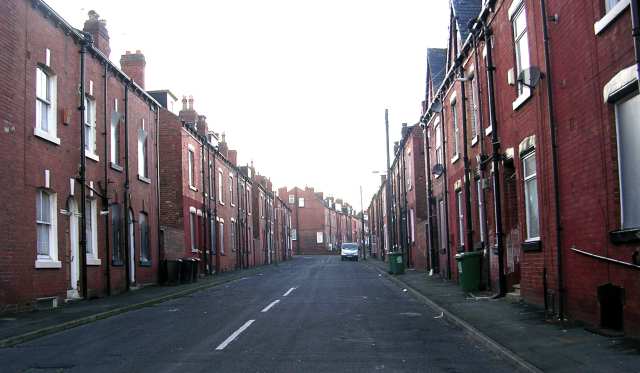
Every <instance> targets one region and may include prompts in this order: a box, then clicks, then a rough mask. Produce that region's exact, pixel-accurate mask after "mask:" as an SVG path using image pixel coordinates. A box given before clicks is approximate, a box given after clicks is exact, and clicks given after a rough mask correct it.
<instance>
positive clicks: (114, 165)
mask: <svg viewBox="0 0 640 373" xmlns="http://www.w3.org/2000/svg"><path fill="white" fill-rule="evenodd" d="M109 167H111V169H112V170H116V171H118V172H122V171H123V170H124V169H123V168H122V166H120V165H119V164H117V163H113V162H109Z"/></svg>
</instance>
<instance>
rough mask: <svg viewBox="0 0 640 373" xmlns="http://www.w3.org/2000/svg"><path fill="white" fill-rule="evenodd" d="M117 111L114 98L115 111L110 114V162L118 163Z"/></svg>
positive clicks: (118, 128)
mask: <svg viewBox="0 0 640 373" xmlns="http://www.w3.org/2000/svg"><path fill="white" fill-rule="evenodd" d="M117 111H118V100H117V99H116V100H115V112H114V113H112V114H111V134H110V140H111V144H110V145H111V164H114V165H119V162H120V160H119V155H120V118H119V116H118V115H117V114H116V113H117Z"/></svg>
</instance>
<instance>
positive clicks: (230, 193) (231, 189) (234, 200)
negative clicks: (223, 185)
mask: <svg viewBox="0 0 640 373" xmlns="http://www.w3.org/2000/svg"><path fill="white" fill-rule="evenodd" d="M233 190H234V188H233V176H232V175H229V202H231V206H234V205H235V202H236V199H235V196H234V195H233V194H234V193H233Z"/></svg>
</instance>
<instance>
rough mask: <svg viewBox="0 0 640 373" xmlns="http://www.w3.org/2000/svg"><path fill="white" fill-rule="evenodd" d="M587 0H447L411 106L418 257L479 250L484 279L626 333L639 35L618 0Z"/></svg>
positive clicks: (630, 308) (633, 259)
mask: <svg viewBox="0 0 640 373" xmlns="http://www.w3.org/2000/svg"><path fill="white" fill-rule="evenodd" d="M588 3H589V4H588V5H587V6H585V3H584V2H579V1H555V0H550V1H533V0H512V1H486V2H481V1H470V0H454V1H452V2H451V18H450V19H451V24H450V36H449V44H448V48H447V59H446V61H447V62H446V68H445V69H444V71H446V74H445V76H444V79H443V80H442V83H441V84H437V82H436V80H437V79H436V75H437V74H434V73H435V72H436V70H435V69H434V68H433V67H432V65H436V66H437V65H438V63H437V61H436V60H437V56H434V55H433V54H431V53H428V60H429V61H428V64H427V76H428V78H427V91H426V93H427V94H426V99H425V102H426V105H424V107H425V110H424V113H423V117H422V121H423V122H424V123H425V131H426V133H427V136H426V139H427V141H426V148H427V150H428V151H427V157H426V158H427V165H426V169H427V170H428V172H430V175H428V180H429V183H428V187H427V189H428V195H429V196H430V201H431V204H430V205H429V209H430V211H431V212H432V213H431V214H430V216H431V219H429V221H430V225H431V229H430V236H429V237H428V241H429V242H430V243H431V244H430V245H431V250H430V252H431V253H432V254H434V253H437V254H438V255H437V256H438V258H437V260H436V258H433V260H432V261H430V265H431V269H433V270H435V271H438V272H439V273H440V274H441V275H443V276H446V277H452V278H454V279H456V278H457V269H456V266H455V261H454V260H453V255H454V254H455V253H456V252H463V251H482V253H483V258H484V261H483V262H484V272H483V274H482V281H483V282H484V285H485V286H486V287H488V288H491V289H493V290H495V291H496V292H498V293H499V294H505V293H507V292H511V291H513V293H512V294H513V295H515V296H518V295H520V294H519V293H520V291H519V289H520V290H521V296H522V298H523V299H524V300H525V301H527V302H530V303H534V304H540V305H544V306H545V308H546V310H547V311H548V313H549V314H554V315H556V316H559V317H561V318H565V317H570V318H575V319H580V320H584V321H587V322H589V323H591V324H593V325H597V326H600V327H603V328H607V329H614V330H623V331H624V332H625V333H627V334H629V335H638V333H639V331H640V307H639V306H640V304H639V302H640V297H639V294H638V291H639V290H640V289H638V284H637V281H635V280H634V279H637V269H638V268H640V267H638V254H637V253H638V251H639V247H638V243H639V240H638V237H637V231H638V225H639V224H640V223H639V221H640V219H638V216H637V211H640V205H639V204H638V201H640V198H637V197H638V187H637V186H638V182H639V180H640V178H639V177H638V173H637V170H636V169H637V167H635V166H632V165H634V164H635V162H633V160H638V159H639V158H638V153H637V150H636V149H638V142H637V140H638V138H640V135H639V133H638V132H637V123H638V120H637V118H638V107H639V106H638V102H637V100H636V98H637V97H638V96H637V94H638V93H637V92H638V83H637V61H636V60H635V58H634V55H635V53H634V51H637V49H638V48H640V44H639V43H638V41H637V40H634V39H633V38H632V37H631V36H630V35H631V34H630V30H631V28H632V17H631V14H630V9H631V7H630V4H631V1H600V0H593V1H589V2H588ZM470 26H471V27H470ZM489 37H490V40H491V43H490V45H489V44H487V42H486V40H487V39H488V38H489ZM545 40H546V41H548V43H545ZM577 61H579V63H578V62H577ZM537 71H541V72H542V76H541V79H532V78H531V77H534V78H535V77H536V76H537V74H536V72H537ZM495 212H498V214H495Z"/></svg>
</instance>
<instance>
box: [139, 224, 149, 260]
mask: <svg viewBox="0 0 640 373" xmlns="http://www.w3.org/2000/svg"><path fill="white" fill-rule="evenodd" d="M139 219H140V262H142V263H146V262H150V261H151V251H150V250H149V218H148V216H147V214H146V213H144V212H141V213H140V217H139Z"/></svg>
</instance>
